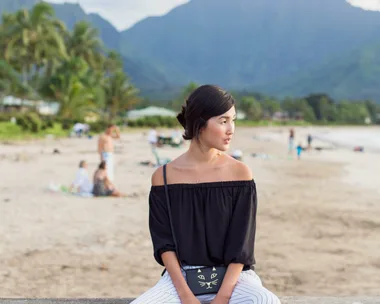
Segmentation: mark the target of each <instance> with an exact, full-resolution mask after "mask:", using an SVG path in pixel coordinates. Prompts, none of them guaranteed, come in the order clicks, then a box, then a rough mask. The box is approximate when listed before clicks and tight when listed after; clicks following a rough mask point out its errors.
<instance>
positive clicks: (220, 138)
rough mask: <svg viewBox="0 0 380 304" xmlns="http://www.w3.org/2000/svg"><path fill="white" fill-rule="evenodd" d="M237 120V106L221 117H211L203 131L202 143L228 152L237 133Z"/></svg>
mask: <svg viewBox="0 0 380 304" xmlns="http://www.w3.org/2000/svg"><path fill="white" fill-rule="evenodd" d="M235 120H236V110H235V106H233V107H232V108H231V109H229V110H228V111H227V112H226V113H224V114H222V115H220V116H215V117H211V118H210V119H209V120H208V121H207V125H206V127H205V128H204V129H202V130H201V133H200V136H199V140H200V142H201V143H202V144H203V145H205V146H206V147H208V148H214V149H217V150H220V151H227V150H228V148H229V146H230V142H231V139H232V136H233V134H234V131H235Z"/></svg>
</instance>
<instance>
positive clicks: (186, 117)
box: [177, 85, 235, 140]
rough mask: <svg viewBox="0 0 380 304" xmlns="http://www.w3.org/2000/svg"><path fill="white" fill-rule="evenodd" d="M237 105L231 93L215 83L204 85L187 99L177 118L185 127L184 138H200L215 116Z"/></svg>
mask: <svg viewBox="0 0 380 304" xmlns="http://www.w3.org/2000/svg"><path fill="white" fill-rule="evenodd" d="M234 105H235V100H234V98H233V97H232V96H231V94H230V93H228V92H227V91H225V90H223V89H222V88H220V87H218V86H215V85H202V86H200V87H198V88H197V89H195V90H194V91H193V92H192V93H191V94H190V96H189V97H188V98H187V99H186V102H185V105H183V106H182V111H181V112H180V113H179V114H178V115H177V119H178V121H179V122H180V124H181V125H182V126H183V128H184V129H185V133H184V134H183V138H184V139H185V140H190V139H193V138H196V139H198V138H199V134H200V131H201V130H202V128H204V127H206V125H207V121H208V120H209V119H210V118H211V117H214V116H219V115H222V114H224V113H226V112H227V111H228V110H229V109H231V108H232V107H233V106H234Z"/></svg>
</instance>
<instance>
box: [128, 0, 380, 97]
mask: <svg viewBox="0 0 380 304" xmlns="http://www.w3.org/2000/svg"><path fill="white" fill-rule="evenodd" d="M379 30H380V13H379V12H373V11H364V10H362V9H360V8H356V7H353V6H351V5H350V4H348V3H347V2H346V1H344V0H318V1H304V0H273V1H267V0H252V1H246V0H203V1H200V0H192V1H190V2H188V3H186V4H184V5H182V6H179V7H177V8H175V9H173V10H172V11H171V12H170V13H168V14H167V15H165V16H163V17H155V18H147V19H145V20H143V21H141V22H139V23H137V24H136V25H135V26H133V27H132V28H130V29H128V30H127V31H124V32H123V33H122V34H121V35H122V44H121V50H122V52H123V53H124V54H127V53H128V50H130V48H128V47H125V48H124V45H129V46H130V45H133V48H134V54H135V55H136V56H144V57H146V58H150V59H151V60H152V62H156V63H159V64H160V66H163V67H165V69H166V73H165V74H166V75H169V77H170V78H169V81H170V82H171V83H175V81H176V82H177V83H178V85H181V84H182V85H184V84H185V83H188V82H189V81H196V82H198V83H217V84H220V85H222V86H225V87H227V88H229V89H236V90H255V89H261V88H266V89H267V90H266V92H267V93H269V94H276V95H284V93H287V94H290V95H297V94H298V92H299V91H300V90H299V87H302V88H304V90H302V92H314V91H316V90H317V89H318V88H319V87H322V88H325V87H326V86H322V85H320V84H319V83H311V82H308V81H307V79H305V83H304V82H303V79H299V78H298V82H297V83H295V84H294V86H293V87H290V86H288V84H289V78H290V79H291V78H293V77H297V75H301V74H304V73H306V72H309V71H315V70H318V69H319V67H321V66H323V65H324V64H325V62H332V63H334V62H335V61H336V60H338V59H340V58H341V57H342V56H343V57H344V56H346V54H350V53H351V52H353V51H354V50H356V49H361V48H365V47H366V46H367V45H370V44H371V43H374V42H375V40H376V39H377V37H378V32H379ZM352 60H356V59H355V58H353V59H352ZM368 65H370V63H368ZM352 66H353V67H355V65H354V64H352ZM337 68H339V66H337ZM323 70H325V69H323ZM329 72H333V71H329ZM352 73H355V71H352ZM333 74H334V75H340V74H342V72H341V71H336V72H335V73H333ZM343 74H344V73H343ZM327 76H328V75H326V77H327ZM319 77H322V76H319ZM334 80H335V79H334ZM365 81H368V79H366V80H365ZM359 82H363V83H362V85H363V87H366V83H364V79H363V80H362V81H359ZM343 83H344V82H342V85H341V86H340V87H337V88H335V87H331V86H330V87H329V91H327V93H329V94H332V95H333V96H334V97H336V98H342V97H345V96H350V95H353V93H355V94H354V95H355V96H359V97H361V96H363V97H364V96H366V97H367V96H368V92H369V91H376V88H373V89H370V88H367V89H365V90H364V89H363V91H361V89H360V88H361V86H359V91H353V89H352V87H351V86H347V87H345V86H344V85H343ZM372 83H373V82H372V81H370V82H369V83H368V84H369V86H371V84H372ZM277 87H279V88H282V87H284V88H285V89H286V90H284V92H282V91H281V90H277ZM268 88H269V89H268ZM373 97H376V96H373Z"/></svg>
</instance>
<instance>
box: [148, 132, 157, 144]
mask: <svg viewBox="0 0 380 304" xmlns="http://www.w3.org/2000/svg"><path fill="white" fill-rule="evenodd" d="M148 141H149V144H150V145H151V146H153V147H155V146H157V141H158V134H157V131H156V129H155V128H152V129H151V130H150V131H149V134H148Z"/></svg>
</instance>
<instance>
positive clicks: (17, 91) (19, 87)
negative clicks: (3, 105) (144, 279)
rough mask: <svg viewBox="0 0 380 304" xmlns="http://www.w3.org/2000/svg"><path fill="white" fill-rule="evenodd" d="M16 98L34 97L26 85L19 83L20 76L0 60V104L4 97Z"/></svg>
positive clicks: (34, 93) (31, 90)
mask: <svg viewBox="0 0 380 304" xmlns="http://www.w3.org/2000/svg"><path fill="white" fill-rule="evenodd" d="M9 94H12V95H14V96H17V97H25V96H31V95H36V92H35V91H34V90H33V88H31V87H30V86H28V85H24V84H23V83H22V82H21V79H20V75H19V74H18V73H17V72H16V71H15V70H14V69H13V68H12V66H11V65H9V64H8V63H7V62H6V61H4V60H0V102H2V100H3V98H4V97H5V96H6V95H9Z"/></svg>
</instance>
